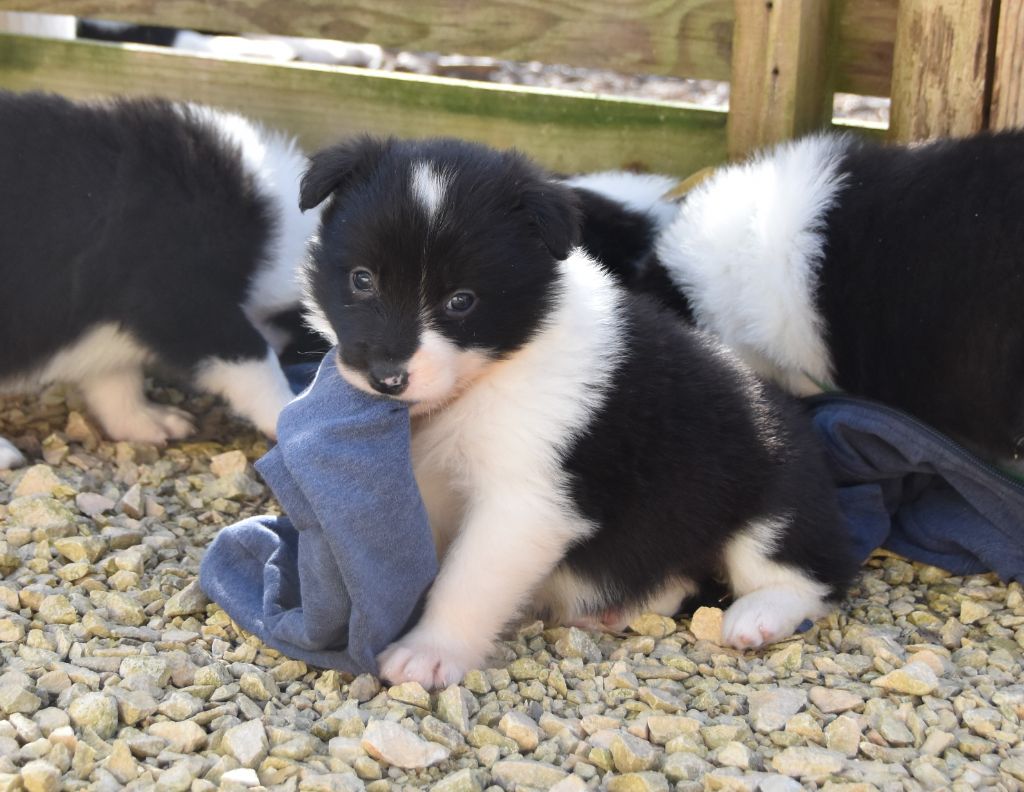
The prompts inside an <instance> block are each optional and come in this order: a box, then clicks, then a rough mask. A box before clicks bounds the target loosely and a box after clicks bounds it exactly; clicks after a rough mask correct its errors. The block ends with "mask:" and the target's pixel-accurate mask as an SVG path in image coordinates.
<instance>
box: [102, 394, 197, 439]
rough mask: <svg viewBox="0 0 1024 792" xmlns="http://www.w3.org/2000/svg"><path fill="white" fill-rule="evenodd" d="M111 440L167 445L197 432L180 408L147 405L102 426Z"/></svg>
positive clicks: (190, 417) (110, 420)
mask: <svg viewBox="0 0 1024 792" xmlns="http://www.w3.org/2000/svg"><path fill="white" fill-rule="evenodd" d="M103 424H104V426H103V428H104V429H105V430H106V432H107V435H108V436H109V437H110V439H111V440H127V441H128V442H135V443H152V444H154V445H165V444H166V443H167V441H168V440H181V439H182V438H185V437H188V436H189V435H190V434H193V433H194V432H195V425H194V424H193V423H192V416H191V415H189V414H188V413H187V412H185V411H184V410H179V409H178V408H177V407H171V406H169V405H166V404H152V403H147V404H146V405H145V406H144V407H142V408H140V409H138V410H135V411H132V412H128V413H125V414H122V415H118V416H116V418H114V419H108V420H106V421H104V422H103Z"/></svg>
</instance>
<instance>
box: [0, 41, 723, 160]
mask: <svg viewBox="0 0 1024 792" xmlns="http://www.w3.org/2000/svg"><path fill="white" fill-rule="evenodd" d="M0 87H5V88H9V89H13V90H20V91H24V90H32V89H42V90H52V91H57V92H59V93H62V94H65V95H68V96H71V97H78V98H85V97H96V96H101V95H111V94H127V95H140V94H154V93H159V94H160V95H163V96H167V97H169V98H172V99H180V100H189V101H195V102H204V103H208V104H211V105H215V106H219V107H224V108H227V109H233V110H237V111H239V112H243V113H245V114H246V115H249V116H251V117H253V118H256V119H259V120H261V121H263V122H265V123H267V124H268V125H270V126H273V127H276V128H280V129H286V130H290V131H292V132H294V133H295V134H297V135H298V136H299V138H300V140H301V142H302V144H303V145H304V146H306V147H307V148H309V149H312V148H315V147H319V146H322V145H324V144H326V143H329V142H332V141H334V140H336V139H338V138H340V137H343V136H345V135H348V134H352V133H356V132H371V133H378V134H395V135H402V136H410V137H426V136H433V135H458V136H460V137H464V138H469V139H473V140H479V141H482V142H485V143H489V144H492V145H496V146H502V147H508V146H516V147H518V148H520V149H522V150H523V151H525V152H528V153H529V154H531V155H533V156H535V157H537V158H538V159H539V160H540V161H541V162H543V163H545V164H546V165H548V166H550V167H552V168H556V169H559V170H563V171H570V172H571V171H577V170H595V169H603V168H617V167H640V168H644V169H648V170H653V171H663V172H666V173H673V174H678V175H680V176H682V175H686V174H689V173H692V172H693V171H696V170H698V169H699V168H702V167H704V166H706V165H711V164H715V163H717V162H721V161H723V160H724V159H725V114H724V113H718V112H713V111H706V110H695V109H689V108H684V107H679V106H676V105H668V104H665V103H660V104H658V103H644V102H636V101H629V100H615V99H600V98H594V97H590V96H586V95H582V94H571V93H568V92H556V91H546V90H540V89H527V88H514V87H508V86H499V85H495V84H492V83H469V82H463V81H455V80H446V79H441V78H424V77H417V76H412V75H396V74H388V73H380V72H377V73H375V72H368V71H365V70H360V69H341V68H326V67H319V66H310V65H301V66H300V65H286V66H281V65H272V64H267V63H260V62H253V61H240V60H222V59H217V58H209V57H202V56H193V55H186V54H182V53H178V52H174V51H169V50H164V49H159V48H154V47H143V46H133V45H128V46H119V45H110V44H97V43H84V42H64V41H48V40H43V39H31V38H27V37H23V36H10V35H7V36H0Z"/></svg>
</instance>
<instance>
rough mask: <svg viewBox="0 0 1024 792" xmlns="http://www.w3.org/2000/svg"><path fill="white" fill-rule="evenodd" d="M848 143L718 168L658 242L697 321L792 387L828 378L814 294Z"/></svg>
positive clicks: (818, 144) (837, 140)
mask: <svg viewBox="0 0 1024 792" xmlns="http://www.w3.org/2000/svg"><path fill="white" fill-rule="evenodd" d="M847 145H848V142H847V140H846V139H845V138H842V137H835V136H817V137H809V138H805V139H803V140H799V141H796V142H793V143H787V144H784V145H782V146H779V147H778V148H776V149H773V150H771V151H769V152H767V153H765V154H763V155H761V156H759V157H756V158H755V159H753V160H751V161H750V162H748V163H745V164H741V165H735V166H732V167H728V168H725V169H723V170H721V171H718V172H717V173H715V174H714V175H713V176H711V177H710V178H709V179H708V180H707V181H705V182H704V183H702V184H700V185H699V186H698V187H696V188H695V189H694V191H693V192H692V193H690V195H688V196H687V198H686V200H685V201H684V202H683V204H682V207H681V208H680V211H679V215H678V217H677V218H676V220H675V221H674V222H673V223H672V225H671V226H670V227H669V228H668V229H667V230H666V231H665V232H664V234H663V235H662V236H661V238H660V239H659V242H658V246H657V251H658V256H659V257H660V259H661V261H662V262H663V264H664V265H665V267H666V268H667V269H668V272H669V274H670V276H671V277H672V279H673V280H674V281H675V283H676V285H677V286H678V287H680V288H681V289H682V290H683V291H684V292H685V294H686V296H687V297H688V298H689V300H690V303H691V305H692V306H693V310H694V317H695V319H696V322H697V324H698V325H699V326H700V327H702V328H704V329H706V330H709V331H710V332H712V333H714V334H715V335H717V336H718V337H719V338H720V339H721V340H722V341H723V342H724V343H725V344H727V345H728V346H730V347H732V348H733V349H734V350H736V351H737V352H738V353H739V354H740V356H741V357H742V358H743V359H744V361H745V362H746V363H747V364H748V365H750V366H751V367H752V368H753V369H754V370H756V371H757V372H758V373H760V374H762V375H764V376H767V377H770V378H772V379H774V380H776V381H777V382H779V384H781V385H782V386H783V387H785V388H788V389H789V390H790V391H792V392H794V393H797V394H800V395H805V394H809V393H814V392H817V391H818V390H820V388H819V385H821V384H825V383H828V382H830V381H831V379H832V362H831V359H830V356H829V353H828V349H827V347H826V344H825V340H824V337H823V330H824V326H823V321H822V318H821V316H820V315H819V313H818V311H817V309H816V307H815V302H814V295H815V291H816V287H817V282H818V267H819V264H820V262H821V257H822V252H823V251H822V245H823V242H824V240H823V234H822V230H823V224H824V219H825V214H826V212H828V210H829V209H830V208H831V207H832V205H833V204H834V203H835V201H836V197H837V194H838V192H839V190H840V189H841V188H842V178H841V176H840V174H839V173H838V166H839V163H840V160H841V158H842V156H843V153H844V151H845V150H846V147H847Z"/></svg>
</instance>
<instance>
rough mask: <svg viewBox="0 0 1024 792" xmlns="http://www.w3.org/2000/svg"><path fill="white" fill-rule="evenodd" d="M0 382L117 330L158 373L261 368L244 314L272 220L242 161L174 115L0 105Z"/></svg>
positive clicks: (43, 99) (26, 99)
mask: <svg viewBox="0 0 1024 792" xmlns="http://www.w3.org/2000/svg"><path fill="white" fill-rule="evenodd" d="M0 173H3V178H2V179H0V282H2V283H3V284H4V287H3V289H0V339H3V345H2V348H0V379H2V378H6V377H12V376H16V375H18V374H21V373H24V372H26V371H28V370H31V369H32V368H34V367H37V366H39V365H41V364H42V363H44V362H45V361H46V359H47V358H48V357H49V356H51V355H53V354H54V353H55V352H57V351H58V350H59V349H61V347H63V346H65V345H67V344H68V343H69V342H71V341H74V340H75V339H76V338H78V337H80V336H81V335H82V334H83V333H84V332H85V331H86V330H88V329H89V328H90V327H94V326H96V325H98V324H101V323H105V322H116V323H118V324H120V325H121V326H122V327H123V328H124V329H126V330H129V331H130V332H131V333H132V334H133V335H134V336H135V337H136V338H138V339H139V340H140V341H141V342H142V343H143V344H144V345H145V346H146V347H148V348H150V349H152V350H153V351H155V352H156V353H157V354H158V357H159V360H160V362H162V363H164V364H166V365H169V366H172V367H174V368H177V369H180V370H183V371H185V372H189V371H190V370H191V368H192V367H193V366H195V365H196V364H197V363H198V362H199V361H200V360H202V359H203V358H205V357H207V356H210V355H217V356H219V357H222V358H226V359H229V360H230V359H244V358H259V359H262V358H263V357H265V356H266V350H267V344H266V341H265V340H264V339H263V337H262V336H261V335H260V334H259V333H258V332H257V331H256V329H255V328H254V327H253V326H252V325H251V324H250V322H249V320H248V319H247V318H246V317H245V315H244V314H243V313H242V309H241V303H242V301H243V299H244V297H245V293H246V289H247V288H248V284H249V279H250V277H251V276H252V275H253V274H254V273H255V272H256V271H257V269H258V268H259V267H260V266H261V265H262V264H263V263H264V262H265V260H266V248H267V244H268V242H269V240H270V239H271V235H272V233H273V228H274V226H273V218H272V217H271V213H270V209H269V206H268V204H267V201H266V199H265V198H264V196H263V195H262V194H260V192H259V191H258V190H257V188H256V185H255V184H254V183H253V180H252V177H251V176H250V175H249V174H248V173H247V172H246V170H245V169H244V168H243V166H242V164H241V162H240V157H239V153H238V151H237V150H236V149H233V148H232V147H230V146H226V145H225V144H224V142H223V141H221V140H220V139H219V138H218V137H217V136H216V135H215V134H213V132H212V131H210V130H209V129H208V128H207V127H206V126H205V125H203V124H199V123H196V122H194V121H192V120H190V119H189V118H188V114H185V115H183V114H182V113H181V112H179V111H178V110H176V109H175V108H174V107H173V106H172V105H171V104H170V103H167V102H162V101H157V100H124V101H117V102H112V103H109V104H108V103H104V104H93V105H86V104H75V103H72V102H69V101H67V100H65V99H63V98H61V97H57V96H53V95H46V94H24V95H15V94H9V93H0Z"/></svg>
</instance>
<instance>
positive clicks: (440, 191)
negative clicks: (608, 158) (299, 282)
mask: <svg viewBox="0 0 1024 792" xmlns="http://www.w3.org/2000/svg"><path fill="white" fill-rule="evenodd" d="M328 197H330V202H329V203H328V204H327V206H326V207H325V208H324V212H323V217H322V223H321V229H320V236H319V239H318V240H317V241H316V242H314V244H313V245H312V247H311V252H310V253H311V254H310V261H309V263H308V265H307V271H306V278H307V282H308V285H309V290H308V291H309V294H308V308H309V310H310V313H311V314H312V316H313V318H314V321H316V322H317V323H318V325H319V329H321V330H322V331H325V332H327V333H328V335H333V336H335V337H336V339H337V344H338V350H339V351H338V368H339V370H340V371H341V373H342V374H343V375H344V376H345V377H346V379H348V380H349V381H350V382H351V383H352V384H353V385H355V386H356V387H358V388H361V389H363V390H366V391H369V392H371V393H377V394H384V395H387V396H390V397H392V398H396V399H401V400H403V401H407V402H410V403H414V404H415V405H416V406H417V408H418V409H419V410H425V409H429V408H430V407H432V406H436V405H438V404H441V403H443V402H445V401H447V400H448V399H450V398H452V397H453V396H455V395H456V394H457V393H458V392H459V391H460V390H461V388H463V387H464V386H465V385H467V384H468V383H469V382H471V381H472V380H473V379H474V378H476V377H477V376H479V375H480V373H481V372H482V371H483V370H484V369H485V368H486V367H487V366H488V365H489V364H490V363H492V362H493V361H495V360H500V359H501V358H502V357H505V356H507V355H508V354H510V353H512V352H514V351H515V350H516V349H518V348H519V347H521V346H522V345H523V344H525V343H526V342H527V341H528V340H529V339H530V337H531V336H532V335H533V334H534V333H535V332H536V331H537V330H538V329H539V328H540V327H541V325H542V323H543V320H544V317H545V316H546V314H547V312H548V311H549V310H550V308H551V306H552V305H553V303H554V301H555V300H556V299H557V296H558V295H557V294H556V291H557V288H558V287H557V279H556V268H555V262H556V261H558V260H560V259H563V258H565V257H566V256H567V255H568V253H569V250H570V249H571V247H572V245H573V244H575V242H576V238H577V234H578V227H579V219H578V214H577V209H576V204H575V196H574V194H573V193H572V192H571V191H569V190H567V189H566V188H564V187H562V186H561V185H559V184H557V183H555V182H553V181H552V180H551V179H550V178H549V177H548V176H547V174H545V173H544V172H543V171H541V170H540V169H539V168H537V167H536V166H534V165H533V164H531V163H530V162H529V161H527V160H525V159H524V158H523V157H521V156H520V155H518V154H515V153H511V152H497V151H493V150H490V149H487V148H484V147H482V146H477V145H473V144H469V143H464V142H460V141H454V140H433V141H424V142H398V141H394V140H388V141H378V140H374V139H369V138H361V139H358V140H355V141H353V142H349V143H345V144H342V145H340V146H336V147H334V148H331V149H327V150H325V151H323V152H320V153H319V154H317V155H316V156H315V157H314V158H313V160H312V162H311V164H310V168H309V170H308V171H307V173H306V176H305V178H304V180H303V189H302V208H303V209H307V208H310V207H312V206H316V205H317V204H319V203H321V202H322V201H324V200H326V199H327V198H328Z"/></svg>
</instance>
